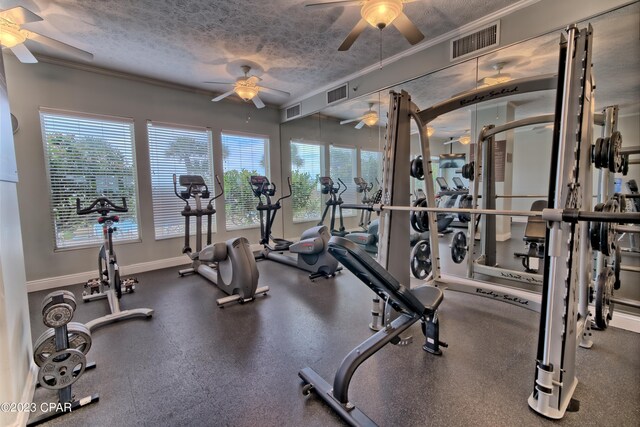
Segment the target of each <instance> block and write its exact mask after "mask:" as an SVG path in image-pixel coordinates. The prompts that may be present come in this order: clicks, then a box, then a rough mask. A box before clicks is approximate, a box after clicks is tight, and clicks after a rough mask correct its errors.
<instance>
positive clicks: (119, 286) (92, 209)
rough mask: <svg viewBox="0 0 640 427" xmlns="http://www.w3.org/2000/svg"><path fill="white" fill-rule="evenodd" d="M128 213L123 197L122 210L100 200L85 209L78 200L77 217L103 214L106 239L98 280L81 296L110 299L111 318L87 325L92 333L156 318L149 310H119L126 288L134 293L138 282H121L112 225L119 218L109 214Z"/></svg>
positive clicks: (103, 235) (99, 258)
mask: <svg viewBox="0 0 640 427" xmlns="http://www.w3.org/2000/svg"><path fill="white" fill-rule="evenodd" d="M128 211H129V209H127V200H126V199H125V198H124V197H123V198H122V206H118V205H116V204H115V203H113V202H112V201H110V200H109V199H107V198H106V197H98V198H97V199H96V200H94V201H93V202H92V203H91V205H89V207H87V208H82V207H81V205H80V199H79V198H78V199H76V212H77V213H78V215H88V214H91V213H98V214H100V216H99V217H98V224H100V225H101V226H102V239H103V243H102V246H101V247H100V251H99V252H98V278H96V279H91V280H89V281H87V283H86V284H85V285H84V287H85V291H84V292H83V293H82V299H83V301H85V302H87V301H93V300H97V299H102V298H107V300H108V301H109V308H110V310H111V314H107V315H105V316H102V317H99V318H97V319H94V320H92V321H90V322H89V323H87V324H86V326H87V328H89V330H90V331H93V330H94V329H97V328H99V327H101V326H103V325H106V324H108V323H113V322H117V321H119V320H125V319H131V318H134V317H151V316H152V315H153V310H152V309H150V308H136V309H131V310H124V311H121V310H120V298H122V290H123V288H124V291H125V292H126V293H130V292H133V291H134V290H135V284H136V283H138V280H137V279H135V278H127V279H122V278H121V277H120V267H119V266H118V261H117V259H116V252H115V249H114V248H113V233H114V232H115V231H116V230H117V228H116V227H114V226H113V225H114V224H117V223H118V222H119V221H120V217H119V216H118V215H110V213H111V212H128ZM107 288H108V289H107Z"/></svg>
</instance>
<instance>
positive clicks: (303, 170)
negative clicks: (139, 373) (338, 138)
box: [291, 141, 324, 222]
mask: <svg viewBox="0 0 640 427" xmlns="http://www.w3.org/2000/svg"><path fill="white" fill-rule="evenodd" d="M323 160H324V147H323V146H322V145H316V144H306V143H302V142H293V141H292V142H291V187H292V193H293V195H292V197H291V198H292V202H291V204H292V207H293V222H306V221H317V220H319V219H320V218H321V215H322V214H321V211H322V194H321V193H320V183H319V182H318V178H319V177H320V176H321V175H322V171H323V170H324V168H323V167H322V166H323V163H324V161H323Z"/></svg>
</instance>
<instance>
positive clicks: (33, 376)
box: [9, 363, 39, 427]
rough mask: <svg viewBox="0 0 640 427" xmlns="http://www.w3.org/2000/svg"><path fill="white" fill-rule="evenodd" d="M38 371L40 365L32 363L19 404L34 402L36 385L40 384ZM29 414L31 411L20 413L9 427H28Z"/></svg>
mask: <svg viewBox="0 0 640 427" xmlns="http://www.w3.org/2000/svg"><path fill="white" fill-rule="evenodd" d="M38 369H39V368H38V365H36V364H35V363H31V366H30V367H29V374H28V375H27V378H26V380H25V382H24V389H23V390H22V397H21V398H20V400H18V402H23V403H27V402H33V395H34V393H35V391H36V383H37V382H38ZM29 414H30V413H29V411H18V416H17V417H16V419H15V420H14V422H13V423H12V424H9V426H10V427H22V426H25V425H27V421H29Z"/></svg>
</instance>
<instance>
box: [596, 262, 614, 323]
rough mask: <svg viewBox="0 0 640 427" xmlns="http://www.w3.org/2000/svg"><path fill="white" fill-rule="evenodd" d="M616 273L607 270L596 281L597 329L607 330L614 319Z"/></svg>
mask: <svg viewBox="0 0 640 427" xmlns="http://www.w3.org/2000/svg"><path fill="white" fill-rule="evenodd" d="M614 280H615V278H614V273H613V270H611V269H610V268H609V267H607V268H605V269H604V271H602V273H600V275H599V276H598V280H597V281H596V304H595V305H596V315H595V321H596V327H597V328H598V329H606V328H607V326H609V320H611V318H612V317H613V301H611V297H612V296H613V282H614Z"/></svg>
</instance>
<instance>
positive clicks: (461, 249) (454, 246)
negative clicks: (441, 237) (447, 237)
mask: <svg viewBox="0 0 640 427" xmlns="http://www.w3.org/2000/svg"><path fill="white" fill-rule="evenodd" d="M465 256H467V235H466V234H465V233H464V231H458V232H457V233H456V234H455V235H454V236H453V239H451V259H452V260H453V262H455V263H456V264H460V263H461V262H462V261H464V258H465Z"/></svg>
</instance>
